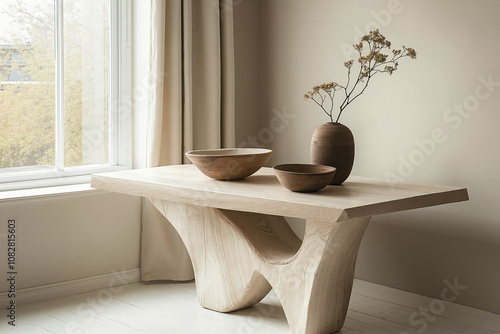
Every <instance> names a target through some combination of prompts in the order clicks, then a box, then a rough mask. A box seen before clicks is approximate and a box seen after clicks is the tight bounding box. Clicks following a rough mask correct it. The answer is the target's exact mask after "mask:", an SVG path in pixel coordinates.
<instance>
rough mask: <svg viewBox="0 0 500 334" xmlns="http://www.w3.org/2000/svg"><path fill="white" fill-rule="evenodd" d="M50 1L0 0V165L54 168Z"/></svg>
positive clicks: (52, 36)
mask: <svg viewBox="0 0 500 334" xmlns="http://www.w3.org/2000/svg"><path fill="white" fill-rule="evenodd" d="M54 92H55V60H54V2H53V1H52V0H24V1H18V0H2V1H1V2H0V152H1V154H0V168H8V167H23V166H39V168H44V167H46V168H50V169H52V168H54V167H53V166H54V164H55V161H54V159H55V158H54V156H55V130H54V119H55V118H54V115H55V103H54V94H55V93H54Z"/></svg>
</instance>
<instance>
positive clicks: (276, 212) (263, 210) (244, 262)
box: [92, 165, 468, 334]
mask: <svg viewBox="0 0 500 334" xmlns="http://www.w3.org/2000/svg"><path fill="white" fill-rule="evenodd" d="M92 186H93V187H95V188H98V189H103V190H109V191H116V192H121V193H126V194H132V195H139V196H146V197H149V198H150V199H151V201H152V202H153V204H154V205H155V206H156V207H157V208H158V209H159V210H160V212H161V213H162V214H163V215H165V217H167V218H168V220H169V221H170V222H171V223H172V225H173V226H174V227H175V228H176V230H177V231H178V232H179V234H180V236H181V238H182V239H183V241H184V243H185V245H186V248H187V249H188V252H189V255H190V257H191V260H192V262H193V268H194V271H195V277H196V287H197V293H198V299H199V301H200V304H201V305H202V306H203V307H205V308H209V309H212V310H216V311H220V312H231V311H235V310H239V309H242V308H245V307H249V306H251V305H254V304H255V303H257V302H259V301H260V300H261V299H262V298H263V297H264V296H266V294H267V293H268V292H269V290H270V289H271V287H273V288H274V290H275V291H276V294H277V295H278V297H279V299H280V301H281V303H282V305H283V310H284V312H285V315H286V317H287V320H288V323H289V324H290V328H291V330H292V333H294V334H305V333H315V334H326V333H331V332H334V331H337V330H339V329H340V328H342V326H343V324H344V321H345V317H346V312H347V308H348V304H349V299H350V295H351V289H352V284H353V278H354V267H355V263H356V257H357V253H358V249H359V245H360V243H361V240H362V237H363V234H364V232H365V229H366V227H367V225H368V222H369V220H370V218H371V216H373V215H377V214H382V213H389V212H396V211H401V210H408V209H415V208H420V207H425V206H432V205H440V204H445V203H452V202H458V201H464V200H467V199H468V195H467V190H466V189H464V188H455V187H447V186H433V185H421V184H409V183H401V184H395V185H389V184H386V182H385V181H384V180H378V179H372V178H363V177H355V176H354V177H353V176H351V177H350V178H349V179H348V180H347V181H346V182H345V183H344V184H343V185H342V186H328V187H327V188H325V189H324V190H322V191H321V192H318V193H308V194H303V193H293V192H290V191H288V190H287V189H285V188H283V187H281V185H280V184H279V183H278V181H277V179H276V177H275V176H274V174H273V171H272V170H271V169H269V168H262V169H261V170H260V171H259V172H257V173H256V174H255V175H252V176H250V177H248V178H247V179H245V180H241V181H231V182H225V181H216V180H213V179H210V178H208V177H206V176H204V175H203V174H201V173H200V172H199V171H198V170H197V169H196V168H195V167H194V166H190V165H182V166H168V167H158V168H151V169H145V170H132V171H122V172H114V173H107V174H101V175H93V176H92ZM281 216H288V217H298V218H306V219H307V223H306V233H305V236H304V240H303V241H302V242H301V241H300V240H299V239H298V238H297V237H296V235H295V234H294V233H293V231H292V230H291V229H290V227H289V225H288V224H287V222H286V220H285V219H284V218H283V217H281ZM159 242H161V240H160V241H159Z"/></svg>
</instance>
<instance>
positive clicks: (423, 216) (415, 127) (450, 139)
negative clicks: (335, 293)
mask: <svg viewBox="0 0 500 334" xmlns="http://www.w3.org/2000/svg"><path fill="white" fill-rule="evenodd" d="M255 6H256V7H255ZM240 8H241V9H242V10H244V9H245V8H249V10H248V12H244V13H239V14H238V13H236V14H235V15H236V16H235V17H237V15H241V16H244V15H248V16H249V17H250V18H249V17H247V18H246V21H245V20H241V21H236V24H237V25H238V24H242V22H254V23H255V22H258V29H259V37H260V40H259V43H258V45H257V47H258V48H259V60H258V64H259V68H255V62H254V61H252V62H251V63H249V64H248V65H249V66H252V67H253V68H254V69H255V71H257V70H259V78H258V84H257V85H258V87H259V91H258V92H257V95H255V96H254V99H256V100H259V101H260V113H259V115H258V116H253V117H256V118H258V119H260V130H259V129H253V130H252V131H254V132H258V131H262V129H264V128H266V127H267V128H269V124H270V122H271V120H272V119H273V117H276V113H275V112H273V110H285V109H286V111H287V114H289V118H288V121H289V122H288V124H287V125H286V127H285V128H284V129H280V131H279V132H276V131H275V133H274V136H273V137H272V138H271V137H269V136H268V137H267V138H268V139H269V140H268V142H267V143H266V146H268V147H270V148H272V149H273V150H274V152H275V153H274V155H273V158H272V159H271V161H270V165H272V164H277V163H284V162H308V161H309V144H310V138H311V135H312V132H313V131H314V129H315V128H316V127H317V126H319V125H320V124H322V123H324V122H326V121H327V118H326V116H325V115H324V114H322V112H321V111H320V110H319V109H318V107H317V106H315V105H314V104H313V103H312V102H311V101H304V100H303V94H304V93H305V92H306V91H308V90H310V89H311V88H312V86H313V85H316V84H320V83H323V82H327V81H340V82H341V81H343V80H344V78H345V75H346V73H345V68H344V67H343V63H344V61H346V60H347V58H346V57H345V55H344V52H343V51H342V47H346V46H350V45H352V44H353V43H354V42H355V41H356V40H357V39H358V38H359V36H361V34H362V33H365V32H367V31H368V30H370V29H374V28H378V27H380V28H381V32H382V33H383V34H384V35H385V36H386V37H387V38H388V39H389V40H391V41H392V43H393V46H396V47H399V46H401V45H402V44H404V45H406V46H409V47H413V48H415V49H416V50H417V52H418V59H417V60H409V59H404V60H403V61H401V63H400V69H399V70H398V71H397V72H396V73H395V74H394V75H393V76H392V77H389V76H386V77H378V78H377V77H376V78H374V80H373V81H372V83H371V85H370V87H369V88H368V89H367V91H366V92H365V94H364V95H363V96H362V97H361V98H360V99H359V100H357V101H355V102H354V103H353V104H352V105H350V106H349V107H348V109H346V110H345V115H343V117H342V118H341V121H342V123H344V124H346V125H347V126H349V127H350V128H351V129H352V131H353V133H354V136H355V140H356V145H357V151H356V161H355V165H354V170H353V174H357V175H365V176H373V177H381V178H384V177H387V176H392V177H394V175H399V178H400V179H402V180H405V181H409V182H423V183H436V184H447V185H455V186H464V187H467V188H468V189H469V194H470V201H469V202H465V203H458V204H451V205H446V206H440V207H436V208H428V209H421V210H414V211H409V212H403V213H398V214H391V215H383V216H379V217H374V218H373V219H372V222H371V224H370V226H369V228H368V230H367V232H366V236H365V238H364V240H363V243H362V246H361V250H360V254H359V258H358V264H357V268H356V277H358V278H361V279H365V280H368V281H372V282H376V283H380V284H384V285H388V286H392V287H396V288H401V289H404V290H408V291H412V292H416V293H419V294H424V295H428V296H432V297H436V298H439V296H440V292H441V291H442V290H443V288H444V287H445V285H444V283H443V281H444V280H445V279H448V280H450V281H453V280H454V279H455V278H457V280H458V282H459V284H461V285H466V286H467V289H466V290H465V291H463V293H461V295H460V296H459V297H458V299H457V302H458V303H461V304H465V305H470V306H474V307H477V308H481V309H485V310H488V311H492V312H496V313H500V302H499V300H500V289H498V282H499V281H500V266H499V265H498V263H499V256H500V221H499V218H498V198H499V196H498V189H499V187H500V177H498V175H497V173H498V170H499V169H500V154H499V149H498V143H499V142H500V132H499V131H498V130H497V128H498V124H499V123H500V113H499V112H498V106H499V105H500V63H499V56H498V51H500V43H499V42H500V21H499V20H498V19H497V15H498V13H499V12H500V2H498V1H495V0H482V1H473V0H463V1H453V0H421V1H411V0H370V1H367V0H357V1H340V0H308V1H305V0H262V1H261V0H253V1H252V0H245V1H243V3H242V4H241V6H240V7H238V8H237V10H238V9H240ZM255 8H257V10H256V11H255ZM391 11H392V13H391ZM252 20H253V21H252ZM247 24H248V23H247ZM236 31H238V30H236ZM240 36H241V35H237V36H236V38H239V37H240ZM239 43H241V41H240V42H239ZM251 43H253V42H251ZM252 45H255V43H253V44H252ZM237 46H238V43H237ZM245 60H246V59H245V57H242V56H240V58H239V60H238V59H237V65H238V64H239V65H238V66H244V65H243V64H244V63H245ZM246 71H249V70H248V69H246ZM481 78H482V79H481ZM238 80H245V79H244V78H237V82H238ZM485 80H486V81H493V82H494V83H493V84H487V85H485V84H484V81H485ZM237 87H238V86H237ZM476 96H477V97H476ZM461 105H462V106H463V105H465V107H462V108H463V110H464V111H463V112H462V114H460V113H458V112H457V111H456V110H458V108H461V107H460V106H461ZM466 108H468V109H469V110H470V112H469V111H467V110H466ZM237 112H239V113H243V112H244V113H249V112H250V111H249V110H244V109H240V110H237ZM245 116H246V117H249V116H248V115H245ZM293 117H294V118H293ZM240 118H242V117H240ZM237 119H238V118H237ZM435 129H438V130H437V131H441V132H442V134H443V138H444V139H443V140H440V141H441V142H439V143H437V142H434V143H431V142H430V140H432V134H433V131H435ZM270 139H272V140H270ZM417 142H418V143H426V145H427V146H425V147H426V150H425V152H424V149H422V148H420V147H419V144H417ZM419 151H422V153H419ZM402 161H411V163H410V164H411V165H410V166H405V167H406V168H403V167H404V166H403V165H404V164H406V163H404V162H402ZM425 306H426V305H423V307H425Z"/></svg>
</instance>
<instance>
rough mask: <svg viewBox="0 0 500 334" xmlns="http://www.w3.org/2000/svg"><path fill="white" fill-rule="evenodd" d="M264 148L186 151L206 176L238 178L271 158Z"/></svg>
mask: <svg viewBox="0 0 500 334" xmlns="http://www.w3.org/2000/svg"><path fill="white" fill-rule="evenodd" d="M272 154H273V151H272V150H268V149H265V148H221V149H216V150H196V151H189V152H186V156H187V157H188V158H189V160H191V162H192V163H193V164H194V165H195V166H196V167H197V168H198V169H199V170H200V171H201V172H202V173H203V174H205V175H206V176H208V177H211V178H213V179H216V180H224V181H230V180H240V179H244V178H245V177H247V176H250V175H252V174H253V173H255V172H256V171H258V170H259V169H260V168H261V167H262V166H264V164H265V163H266V162H267V161H268V160H269V158H271V155H272Z"/></svg>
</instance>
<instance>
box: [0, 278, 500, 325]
mask: <svg viewBox="0 0 500 334" xmlns="http://www.w3.org/2000/svg"><path fill="white" fill-rule="evenodd" d="M424 308H425V309H427V310H430V311H428V312H429V313H427V314H425V313H421V314H419V313H418V312H420V311H419V310H422V309H424ZM3 313H4V314H5V310H4V312H3ZM7 321H8V318H7V317H5V316H3V317H2V319H1V320H0V333H26V334H37V333H40V334H42V333H43V334H46V333H57V334H59V333H61V334H62V333H67V334H76V333H99V334H100V333H116V334H128V333H148V334H156V333H158V334H159V333H168V334H177V333H180V334H205V333H206V334H208V333H210V334H211V333H213V334H226V333H227V334H271V333H272V334H281V333H290V329H289V327H288V324H287V322H286V319H285V315H284V313H283V309H282V308H281V305H280V302H279V300H278V299H277V297H276V296H275V295H274V294H273V292H272V291H271V293H270V294H269V295H268V296H267V297H266V298H264V299H263V300H262V301H261V302H260V303H259V304H257V305H255V306H254V307H251V308H248V309H245V310H241V311H238V312H234V313H230V314H223V313H218V312H214V311H210V310H206V309H203V308H202V307H201V306H200V305H199V304H198V301H197V297H196V291H195V286H194V283H193V282H189V283H177V282H162V283H154V284H153V283H134V284H130V285H126V286H121V287H114V288H109V289H104V290H99V291H94V292H90V293H84V294H79V295H75V296H71V297H65V298H58V299H53V300H50V301H45V302H39V303H35V304H30V305H25V306H20V307H19V308H18V309H17V314H16V326H15V327H12V326H10V325H8V324H7ZM338 333H341V334H353V333H356V334H357V333H374V334H379V333H380V334H385V333H397V334H422V333H424V334H452V333H463V334H499V333H500V316H499V315H495V314H492V313H488V312H484V311H480V310H477V309H473V308H469V307H464V306H461V305H457V304H449V303H446V304H445V303H443V302H441V301H439V300H433V299H430V298H427V297H423V296H419V295H415V294H412V293H408V292H404V291H400V290H396V289H392V288H387V287H383V286H380V285H376V284H372V283H368V282H363V281H359V280H356V281H355V283H354V288H353V294H352V297H351V303H350V305H349V312H348V314H347V320H346V323H345V325H344V328H343V329H342V330H341V331H340V332H338Z"/></svg>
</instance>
